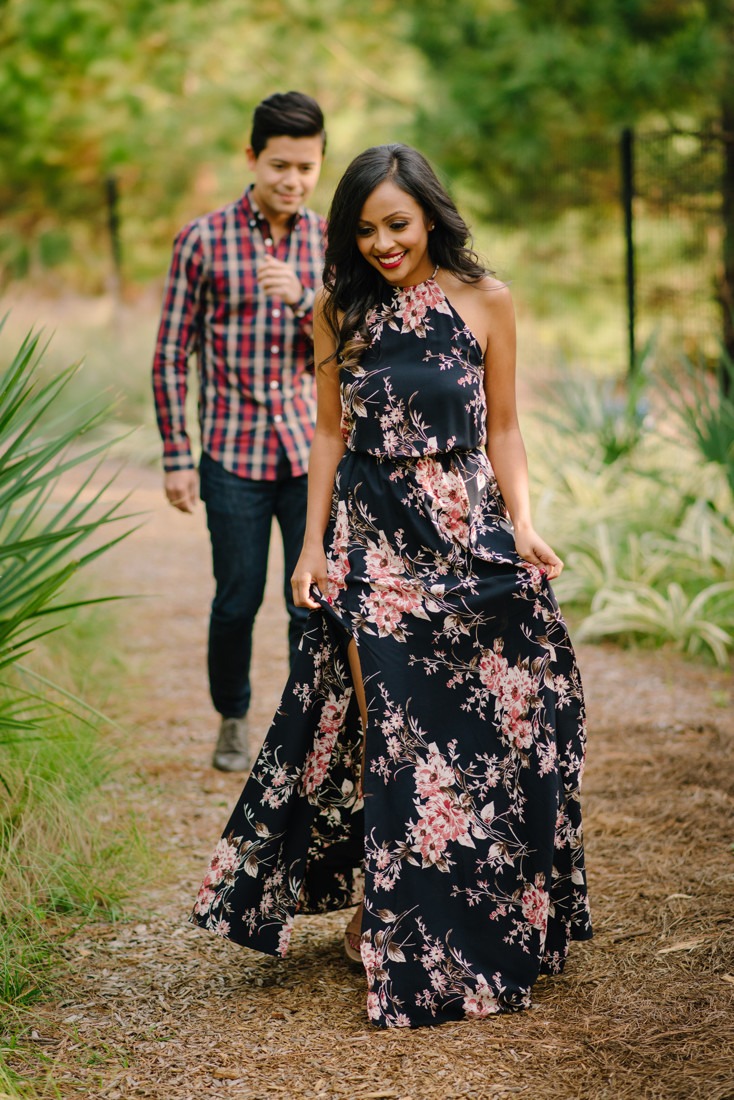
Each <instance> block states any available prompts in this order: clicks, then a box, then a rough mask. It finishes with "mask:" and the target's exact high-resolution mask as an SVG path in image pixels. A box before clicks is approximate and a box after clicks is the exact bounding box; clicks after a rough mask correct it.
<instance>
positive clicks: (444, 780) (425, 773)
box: [415, 742, 454, 798]
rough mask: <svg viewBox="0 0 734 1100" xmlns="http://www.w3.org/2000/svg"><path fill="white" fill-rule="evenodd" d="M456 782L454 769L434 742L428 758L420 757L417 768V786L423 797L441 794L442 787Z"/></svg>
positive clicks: (430, 747)
mask: <svg viewBox="0 0 734 1100" xmlns="http://www.w3.org/2000/svg"><path fill="white" fill-rule="evenodd" d="M453 783H454V771H453V768H452V767H451V766H450V764H448V762H447V761H446V760H445V758H444V757H443V756H442V755H441V753H440V752H439V751H438V746H437V745H436V744H435V742H434V743H432V744H431V745H430V746H429V753H428V756H427V757H426V759H423V757H420V756H419V757H418V759H417V761H416V769H415V786H416V790H417V791H418V794H419V795H420V797H421V798H430V797H431V795H434V794H439V793H440V791H441V788H442V787H450V786H452V785H453Z"/></svg>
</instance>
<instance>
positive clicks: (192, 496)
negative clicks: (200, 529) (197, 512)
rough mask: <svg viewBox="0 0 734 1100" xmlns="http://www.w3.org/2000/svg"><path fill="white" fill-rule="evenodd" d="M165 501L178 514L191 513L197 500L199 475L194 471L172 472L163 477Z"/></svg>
mask: <svg viewBox="0 0 734 1100" xmlns="http://www.w3.org/2000/svg"><path fill="white" fill-rule="evenodd" d="M163 489H164V491H165V494H166V499H167V501H168V503H169V504H172V505H173V507H174V508H178V510H179V512H193V510H194V506H195V505H196V502H197V500H198V499H199V475H198V474H197V472H196V470H172V471H171V473H168V474H165V475H164V477H163Z"/></svg>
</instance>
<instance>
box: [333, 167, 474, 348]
mask: <svg viewBox="0 0 734 1100" xmlns="http://www.w3.org/2000/svg"><path fill="white" fill-rule="evenodd" d="M387 179H389V180H391V181H392V182H393V183H394V184H396V186H397V187H399V188H401V190H403V191H405V192H406V193H407V194H408V195H411V196H412V197H413V198H414V199H415V201H416V202H417V203H418V204H419V206H421V207H422V208H423V210H424V211H425V213H426V215H427V216H428V219H429V221H430V222H431V223H432V224H433V230H432V231H431V234H430V237H429V253H430V257H431V260H432V261H433V263H434V264H438V266H439V267H442V268H445V269H446V270H447V271H451V272H453V274H454V275H456V276H457V277H458V278H459V279H461V280H462V281H463V282H466V283H474V282H477V281H478V280H479V279H481V278H482V277H483V276H484V275H486V274H487V273H488V272H487V269H486V268H485V267H483V266H482V265H481V264H480V262H479V258H478V257H477V255H476V253H475V252H474V251H473V250H472V249H471V247H470V245H469V230H468V228H467V226H466V223H465V221H464V219H463V218H462V217H461V215H460V214H459V212H458V210H457V209H456V207H455V206H454V203H453V202H452V200H451V198H450V197H449V195H448V194H447V193H446V189H445V188H444V187H443V185H442V184H441V182H440V181H439V179H438V178H437V176H436V173H435V172H434V171H433V169H432V168H431V166H430V164H429V163H428V161H427V160H426V158H425V157H424V156H423V155H422V153H419V152H418V150H417V149H412V148H411V147H410V146H409V145H374V146H372V148H370V149H365V151H364V152H363V153H360V155H359V156H358V157H355V159H354V160H353V161H352V163H351V164H350V165H349V167H348V168H347V170H346V172H345V173H344V175H343V176H342V178H341V180H340V181H339V183H338V185H337V188H336V191H335V192H334V198H333V199H332V202H331V209H330V211H329V230H328V244H327V248H326V259H325V264H324V287H325V289H326V290H327V292H328V293H327V295H326V298H325V305H324V316H325V318H326V322H327V324H328V325H329V328H330V329H331V330H332V332H333V333H334V336H335V338H336V344H337V351H336V354H337V357H338V358H339V360H340V361H341V362H342V363H343V364H344V365H345V366H348V365H351V364H356V362H358V360H359V358H360V355H361V353H362V352H363V351H364V349H365V348H366V347H367V345H368V343H369V334H368V332H367V328H366V325H365V317H366V315H367V313H368V311H369V310H370V309H371V308H372V307H373V306H374V305H376V304H377V302H378V301H379V300H380V296H381V294H382V293H383V291H384V287H385V280H384V279H383V278H382V276H381V275H380V273H379V271H376V270H375V268H374V267H372V266H371V265H370V264H368V263H367V261H366V260H365V259H364V257H363V256H362V255H361V253H360V251H359V249H358V248H357V226H358V224H359V218H360V215H361V213H362V208H363V207H364V204H365V202H366V201H367V199H368V198H369V196H370V195H371V194H372V192H373V191H374V189H375V188H376V187H377V186H378V185H379V184H381V183H382V182H383V181H384V180H387Z"/></svg>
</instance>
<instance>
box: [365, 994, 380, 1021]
mask: <svg viewBox="0 0 734 1100" xmlns="http://www.w3.org/2000/svg"><path fill="white" fill-rule="evenodd" d="M367 1015H368V1016H369V1018H370V1020H379V1018H380V1016H381V1015H382V1010H381V1009H380V998H379V997H378V996H377V994H376V993H368V994H367Z"/></svg>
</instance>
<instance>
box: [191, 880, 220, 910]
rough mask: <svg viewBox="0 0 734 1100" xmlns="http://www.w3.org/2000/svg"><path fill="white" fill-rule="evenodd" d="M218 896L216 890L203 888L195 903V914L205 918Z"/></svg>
mask: <svg viewBox="0 0 734 1100" xmlns="http://www.w3.org/2000/svg"><path fill="white" fill-rule="evenodd" d="M216 896H217V895H216V893H215V891H214V890H210V889H209V887H208V886H202V887H201V888H200V890H199V893H198V894H197V897H196V902H195V903H194V912H195V913H198V914H199V915H200V916H202V917H203V916H205V915H206V914H207V913H208V912H209V910H210V909H211V907H212V903H213V902H214V899H215V897H216Z"/></svg>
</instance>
